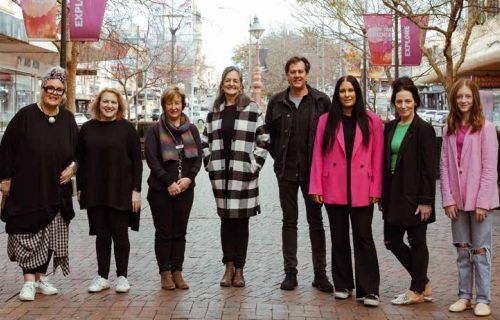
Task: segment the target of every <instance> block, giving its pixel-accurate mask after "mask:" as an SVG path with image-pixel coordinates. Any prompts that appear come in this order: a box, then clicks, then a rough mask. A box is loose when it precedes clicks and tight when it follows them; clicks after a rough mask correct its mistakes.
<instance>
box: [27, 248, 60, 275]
mask: <svg viewBox="0 0 500 320" xmlns="http://www.w3.org/2000/svg"><path fill="white" fill-rule="evenodd" d="M52 253H54V251H52V250H51V249H49V258H48V259H47V261H46V262H45V263H44V264H42V265H41V266H39V267H36V268H35V269H24V268H23V274H36V273H43V274H46V273H47V269H48V268H49V263H50V258H51V257H52Z"/></svg>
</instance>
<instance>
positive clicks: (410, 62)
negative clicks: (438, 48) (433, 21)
mask: <svg viewBox="0 0 500 320" xmlns="http://www.w3.org/2000/svg"><path fill="white" fill-rule="evenodd" d="M415 18H416V19H418V23H419V24H421V25H423V26H424V27H427V24H428V22H429V16H427V15H425V16H418V17H415ZM425 31H426V30H422V29H420V28H419V27H418V26H417V25H416V24H415V23H414V22H413V21H411V20H410V19H408V18H407V17H403V18H401V65H403V66H419V65H420V63H421V62H422V49H420V34H422V33H423V37H424V40H425V33H426V32H425Z"/></svg>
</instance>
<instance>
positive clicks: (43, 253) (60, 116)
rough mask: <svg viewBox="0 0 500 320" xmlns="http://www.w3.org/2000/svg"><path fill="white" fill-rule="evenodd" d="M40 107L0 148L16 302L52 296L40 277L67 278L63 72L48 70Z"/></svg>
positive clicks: (70, 147) (71, 139)
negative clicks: (19, 276)
mask: <svg viewBox="0 0 500 320" xmlns="http://www.w3.org/2000/svg"><path fill="white" fill-rule="evenodd" d="M41 89H42V90H41V91H40V101H38V102H37V103H33V104H30V105H28V106H25V107H23V108H21V110H19V111H18V112H17V114H16V115H15V116H14V118H12V120H11V121H10V122H9V124H8V126H7V129H6V130H5V134H4V136H3V139H2V142H1V144H0V180H1V186H0V191H1V192H2V195H3V198H2V212H1V213H2V220H3V221H5V222H6V232H7V233H8V235H9V236H8V245H7V251H8V255H9V259H10V260H11V261H15V262H17V263H18V264H19V266H20V268H21V269H22V271H23V275H24V285H23V287H22V289H21V292H20V294H19V298H20V299H21V300H22V301H31V300H34V299H35V293H36V292H40V293H42V294H45V295H53V294H57V292H58V290H57V289H56V288H55V287H54V286H53V285H52V284H51V283H50V282H49V281H48V278H47V277H46V276H45V274H46V272H47V268H48V265H49V262H50V258H51V257H53V263H54V269H56V268H57V267H58V266H61V269H62V271H63V274H64V275H68V274H69V271H70V270H69V259H68V225H69V222H70V220H71V219H72V218H73V217H74V215H75V213H74V211H73V205H72V200H71V196H72V188H71V183H69V182H70V181H71V177H73V176H74V174H75V173H76V170H77V164H76V162H74V156H75V148H76V142H77V136H78V127H77V125H76V122H75V118H74V116H73V114H72V113H71V112H70V111H68V110H66V109H65V107H64V106H63V105H62V103H63V96H64V93H65V92H66V72H65V70H64V69H62V68H59V67H54V68H51V69H50V70H49V71H48V73H47V74H46V75H45V76H44V77H43V79H42V86H41Z"/></svg>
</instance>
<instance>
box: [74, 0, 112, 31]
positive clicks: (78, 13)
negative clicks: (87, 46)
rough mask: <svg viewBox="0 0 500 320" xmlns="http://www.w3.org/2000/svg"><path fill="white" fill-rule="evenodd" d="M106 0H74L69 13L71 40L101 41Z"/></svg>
mask: <svg viewBox="0 0 500 320" xmlns="http://www.w3.org/2000/svg"><path fill="white" fill-rule="evenodd" d="M105 10H106V0H72V1H71V4H70V11H69V12H70V15H69V33H70V39H71V41H99V35H100V33H101V26H102V20H103V18H104V11H105Z"/></svg>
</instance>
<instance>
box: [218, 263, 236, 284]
mask: <svg viewBox="0 0 500 320" xmlns="http://www.w3.org/2000/svg"><path fill="white" fill-rule="evenodd" d="M233 276H234V264H233V263H232V262H226V272H224V275H223V276H222V280H221V281H220V286H221V287H230V286H231V285H232V284H233Z"/></svg>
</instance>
